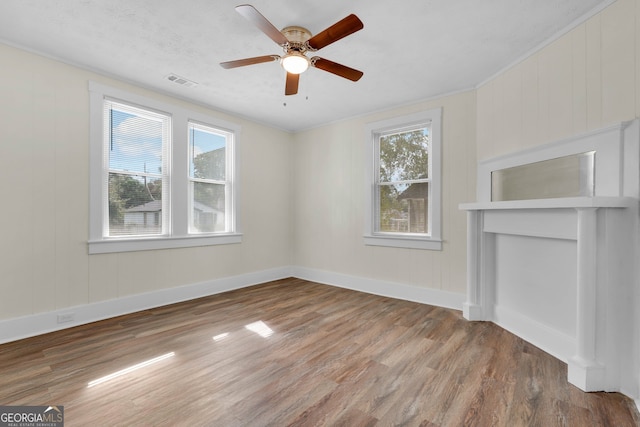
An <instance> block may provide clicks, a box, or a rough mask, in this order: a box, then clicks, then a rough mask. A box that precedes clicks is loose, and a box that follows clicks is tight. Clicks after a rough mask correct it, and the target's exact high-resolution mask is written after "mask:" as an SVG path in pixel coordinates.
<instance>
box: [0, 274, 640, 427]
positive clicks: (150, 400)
mask: <svg viewBox="0 0 640 427" xmlns="http://www.w3.org/2000/svg"><path fill="white" fill-rule="evenodd" d="M247 325H251V329H249V328H247ZM224 334H227V335H224ZM214 337H215V339H214ZM160 356H164V357H165V358H164V359H161V360H158V361H156V362H155V363H152V364H149V365H147V366H144V367H141V368H140V369H137V370H133V371H131V372H127V373H124V374H123V375H122V376H119V377H117V378H113V379H110V380H106V381H105V382H103V383H100V384H97V385H93V386H91V387H89V386H88V384H89V383H90V382H92V381H95V380H98V379H100V378H102V377H104V376H106V375H109V374H113V373H116V372H118V371H121V370H123V369H124V368H128V367H132V366H135V365H137V364H140V363H141V362H144V361H150V360H153V359H154V358H158V357H160ZM566 376H567V367H566V365H565V364H564V363H562V362H560V361H558V360H556V359H555V358H553V357H551V356H549V355H548V354H546V353H544V352H543V351H541V350H539V349H538V348H536V347H534V346H532V345H530V344H528V343H526V342H524V341H523V340H521V339H519V338H517V337H515V336H514V335H512V334H510V333H509V332H506V331H505V330H503V329H501V328H500V327H498V326H496V325H493V324H491V323H485V322H467V321H465V320H464V319H463V318H462V316H461V313H460V312H458V311H455V310H449V309H443V308H438V307H432V306H427V305H422V304H417V303H411V302H407V301H400V300H394V299H391V298H385V297H379V296H374V295H368V294H364V293H359V292H353V291H349V290H345V289H340V288H335V287H331V286H325V285H320V284H316V283H311V282H306V281H303V280H298V279H285V280H280V281H276V282H270V283H266V284H263V285H259V286H255V287H251V288H246V289H241V290H237V291H233V292H227V293H224V294H220V295H215V296H211V297H207V298H202V299H198V300H194V301H189V302H185V303H180V304H174V305H171V306H167V307H162V308H158V309H153V310H148V311H144V312H140V313H135V314H131V315H127V316H122V317H118V318H115V319H110V320H105V321H102V322H97V323H93V324H90V325H84V326H80V327H76V328H73V329H68V330H65V331H59V332H55V333H51V334H47V335H42V336H38V337H34V338H29V339H25V340H22V341H18V342H14V343H8V344H4V345H1V346H0V405H63V406H64V411H65V425H66V426H143V425H144V426H224V427H227V426H289V425H294V426H349V427H352V426H374V425H375V426H393V425H401V426H482V427H484V426H509V427H513V426H545V427H546V426H580V427H582V426H618V427H619V426H638V425H640V417H639V416H638V413H637V410H636V407H635V405H634V403H633V402H632V401H631V400H630V399H628V398H626V397H624V396H623V395H621V394H617V393H583V392H581V391H579V390H578V389H577V388H575V387H573V386H572V385H569V384H568V383H567V380H566Z"/></svg>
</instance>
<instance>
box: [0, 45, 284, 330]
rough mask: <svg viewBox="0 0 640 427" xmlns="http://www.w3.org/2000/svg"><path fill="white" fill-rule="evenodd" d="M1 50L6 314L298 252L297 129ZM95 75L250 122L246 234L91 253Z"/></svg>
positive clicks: (244, 138) (274, 264)
mask: <svg viewBox="0 0 640 427" xmlns="http://www.w3.org/2000/svg"><path fill="white" fill-rule="evenodd" d="M0 58H1V62H2V67H0V99H1V100H2V101H3V102H2V103H0V105H1V106H0V194H1V195H2V204H1V208H0V231H1V236H2V237H1V238H0V260H1V261H0V320H3V319H14V318H21V317H22V316H31V315H35V314H39V313H46V312H51V311H54V310H61V309H64V308H67V307H82V306H86V305H87V304H93V303H98V302H101V301H108V300H114V299H122V298H125V297H128V296H132V295H137V294H143V293H146V292H155V291H160V290H166V289H173V288H177V287H180V286H186V285H193V284H197V283H202V282H206V281H212V280H216V279H220V278H225V277H234V276H239V275H246V274H250V273H255V272H260V271H270V270H272V269H274V268H275V269H277V268H282V267H283V266H289V265H290V264H291V254H292V245H291V227H290V224H291V221H292V218H291V196H290V194H291V186H290V182H291V180H290V168H288V165H289V163H290V161H291V154H290V153H291V151H290V146H291V141H292V136H291V135H290V134H289V133H286V132H283V131H279V130H275V129H273V128H269V127H265V126H261V125H257V124H255V123H252V122H249V121H246V120H242V119H238V118H236V117H231V116H228V115H224V114H222V113H220V112H216V111H212V110H207V109H204V108H202V107H199V106H196V105H189V104H187V103H185V102H182V101H179V100H176V99H171V98H169V97H165V96H161V95H158V94H155V93H153V92H150V91H146V90H142V89H139V88H135V87H133V86H129V85H126V84H123V83H120V82H117V81H114V80H111V79H108V78H105V77H102V76H100V75H97V74H94V73H91V72H88V71H85V70H81V69H78V68H75V67H72V66H68V65H65V64H62V63H60V62H56V61H53V60H50V59H46V58H43V57H41V56H37V55H33V54H30V53H27V52H24V51H21V50H18V49H14V48H11V47H8V46H5V45H0ZM89 80H95V81H99V82H101V83H105V84H108V85H111V86H116V87H119V88H124V89H126V90H130V91H133V92H136V93H140V94H142V95H144V96H147V97H153V98H157V99H160V100H162V101H163V102H171V103H178V104H183V105H186V106H188V108H190V109H193V110H198V111H201V112H204V113H207V114H209V115H213V116H217V117H220V118H221V119H223V120H226V121H230V122H234V123H237V124H239V125H240V126H241V127H242V133H241V136H240V138H241V139H240V153H239V159H240V180H241V183H243V184H244V185H242V186H241V194H240V210H241V224H242V230H241V231H243V232H244V238H243V242H242V243H241V244H235V245H223V246H215V247H196V248H185V249H169V250H158V251H143V252H128V253H119V254H104V255H91V256H89V255H88V253H87V240H88V227H89V226H88V209H89V199H88V198H89V194H88V180H89V170H88V156H89V151H88V150H89V141H88V138H89V129H88V128H89V111H88V107H89V92H88V81H89ZM1 329H2V327H0V330H1ZM0 335H1V334H0Z"/></svg>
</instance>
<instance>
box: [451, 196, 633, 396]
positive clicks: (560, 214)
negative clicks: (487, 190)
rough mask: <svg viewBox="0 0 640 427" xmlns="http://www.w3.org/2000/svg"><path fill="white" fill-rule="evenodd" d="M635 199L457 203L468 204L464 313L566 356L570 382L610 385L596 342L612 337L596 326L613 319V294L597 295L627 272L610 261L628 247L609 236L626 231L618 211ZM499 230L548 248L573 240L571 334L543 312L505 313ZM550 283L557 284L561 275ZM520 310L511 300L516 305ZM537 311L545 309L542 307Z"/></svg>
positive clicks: (625, 221)
mask: <svg viewBox="0 0 640 427" xmlns="http://www.w3.org/2000/svg"><path fill="white" fill-rule="evenodd" d="M637 203H638V201H637V200H636V199H634V198H630V197H594V198H586V197H585V198H563V199H543V200H526V201H509V202H486V203H468V204H463V205H461V206H460V208H461V209H464V210H466V211H467V212H468V222H467V233H468V234H467V261H468V268H467V301H466V302H465V304H464V306H463V314H464V317H465V318H466V319H468V320H489V321H497V322H496V323H498V324H501V323H505V325H504V326H506V327H507V329H514V332H516V333H518V335H521V336H522V337H523V338H525V339H528V340H529V341H531V342H533V343H534V344H536V345H538V346H539V347H541V348H542V349H543V350H546V351H548V352H549V353H551V354H553V355H555V356H557V357H559V358H561V359H563V360H565V361H567V363H568V366H569V370H568V377H569V382H571V383H572V384H574V385H576V386H577V387H579V388H581V389H582V390H585V391H596V390H610V389H611V387H610V386H609V385H608V383H610V382H611V381H610V378H609V379H608V378H607V371H606V369H605V368H606V355H603V357H599V355H598V348H606V347H607V346H610V345H615V343H613V342H612V337H607V336H606V335H605V336H602V335H601V334H599V333H598V327H599V325H601V326H605V327H606V325H607V323H610V322H611V320H610V319H609V318H610V316H607V313H606V309H605V308H606V305H608V304H610V303H611V301H608V302H607V303H605V302H604V301H603V300H601V299H599V298H598V295H602V294H607V293H608V292H609V291H611V283H610V280H620V279H619V278H617V277H619V276H620V274H621V273H622V276H624V275H625V274H624V273H623V272H620V271H612V269H613V270H615V269H616V268H617V267H616V266H615V265H612V262H613V263H615V264H617V262H618V261H619V260H620V259H621V257H624V254H621V253H620V251H627V247H626V246H625V245H619V244H618V243H613V242H611V241H610V240H609V239H608V236H612V235H618V234H620V233H625V232H626V231H625V230H627V229H629V220H630V219H631V218H630V216H629V215H625V214H624V212H618V211H620V210H626V209H627V208H631V207H634V206H635V205H637ZM498 235H511V236H522V237H526V238H528V239H543V240H544V241H545V242H547V243H545V245H546V247H549V248H550V250H553V249H552V248H553V242H552V240H562V241H575V246H576V261H577V262H576V266H575V268H576V286H575V303H576V306H575V310H576V317H575V335H573V334H566V333H563V332H557V331H554V330H553V329H555V328H554V326H556V325H553V324H551V325H547V324H545V322H544V319H536V318H535V317H533V318H532V317H531V316H529V317H527V316H520V317H518V316H517V315H514V314H513V313H512V314H511V316H509V315H508V314H507V315H505V314H504V313H509V311H508V310H509V309H510V308H509V307H501V306H500V304H499V301H497V300H496V292H495V291H496V289H495V285H496V281H497V280H496V279H497V278H496V274H495V271H496V265H495V263H496V262H497V260H498V256H497V251H498V248H499V242H498V237H497V236H498ZM520 244H521V245H522V248H521V249H520V250H522V253H525V254H526V253H529V252H530V251H529V250H528V249H527V247H526V246H527V239H525V240H524V241H523V242H521V243H520ZM560 262H569V261H568V260H567V261H564V260H560ZM504 268H507V269H509V268H510V267H509V266H506V267H504ZM549 268H554V267H553V266H549ZM514 274H516V275H517V274H519V272H517V271H516V272H514ZM550 280H554V279H553V278H551V279H550ZM560 280H561V281H562V280H563V278H561V279H560ZM513 285H514V286H518V284H513ZM505 286H509V284H505ZM554 286H557V287H558V288H560V287H564V286H566V283H562V282H559V283H556V284H554ZM549 298H553V295H549ZM599 305H602V306H599ZM501 309H502V310H503V311H502V312H501V311H500V310H501ZM517 310H518V307H515V308H514V311H517ZM540 313H541V315H542V316H544V313H545V311H544V310H541V311H540ZM527 324H528V325H527ZM612 326H613V325H609V327H612ZM558 329H560V328H558ZM603 359H604V361H603ZM612 362H614V363H615V361H612Z"/></svg>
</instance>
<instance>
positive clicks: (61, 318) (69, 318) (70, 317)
mask: <svg viewBox="0 0 640 427" xmlns="http://www.w3.org/2000/svg"><path fill="white" fill-rule="evenodd" d="M75 317H76V314H75V313H64V314H58V323H67V322H73V321H74V319H75Z"/></svg>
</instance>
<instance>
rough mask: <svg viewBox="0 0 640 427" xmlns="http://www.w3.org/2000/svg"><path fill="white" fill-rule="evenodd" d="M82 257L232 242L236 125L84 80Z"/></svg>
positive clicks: (235, 233)
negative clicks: (86, 134)
mask: <svg viewBox="0 0 640 427" xmlns="http://www.w3.org/2000/svg"><path fill="white" fill-rule="evenodd" d="M89 92H90V123H89V130H90V136H91V138H90V142H91V144H90V149H89V154H90V155H89V157H90V159H89V169H90V170H89V181H90V182H89V245H88V246H89V253H90V254H93V253H112V252H127V251H140V250H153V249H167V248H183V247H194V246H209V245H223V244H230V243H240V242H241V241H242V234H241V233H240V232H239V225H238V224H239V221H238V219H237V218H238V216H239V213H238V206H237V203H236V200H237V197H236V196H235V194H236V192H237V186H238V177H237V172H236V170H237V168H236V167H235V161H236V157H235V153H236V148H237V144H238V134H239V132H240V130H241V129H240V126H238V125H236V124H234V123H230V122H227V121H224V120H221V119H218V118H216V117H213V116H210V115H207V114H203V113H202V112H199V111H193V110H189V109H186V108H184V107H183V106H180V105H173V104H168V103H165V102H161V101H158V100H156V99H154V98H148V97H144V96H140V95H137V94H133V93H129V92H126V91H123V90H120V89H117V88H112V87H108V86H104V85H102V84H100V83H96V82H90V84H89Z"/></svg>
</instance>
